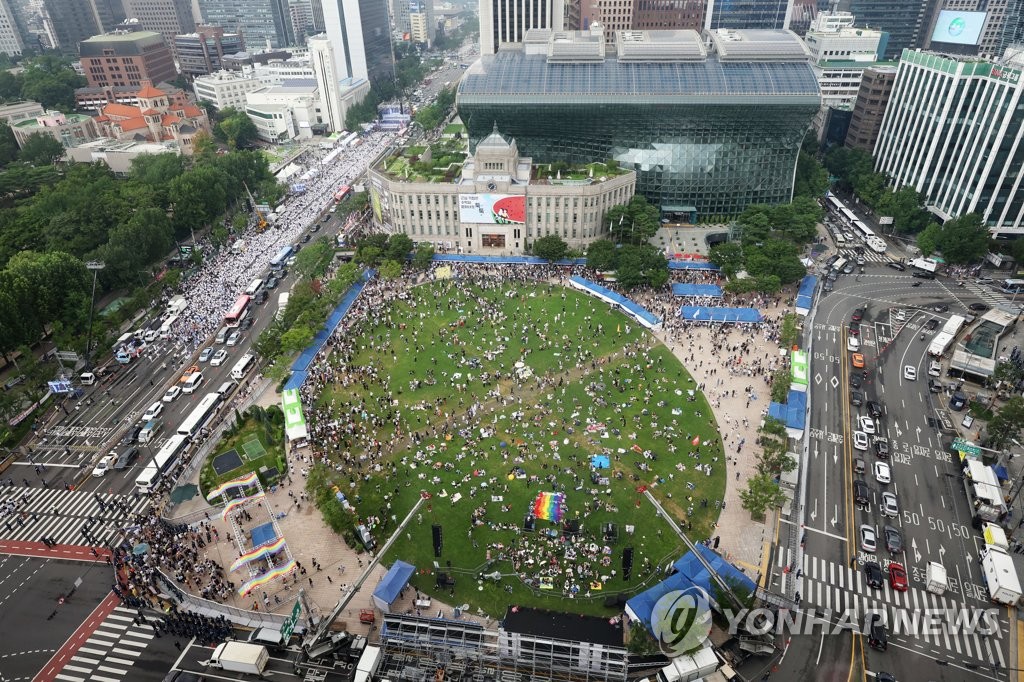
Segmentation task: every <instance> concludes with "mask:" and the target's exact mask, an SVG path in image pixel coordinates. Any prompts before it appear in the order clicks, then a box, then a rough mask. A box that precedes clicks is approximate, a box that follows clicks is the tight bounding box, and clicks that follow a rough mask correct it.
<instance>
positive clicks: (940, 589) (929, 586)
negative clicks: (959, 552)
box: [924, 561, 949, 594]
mask: <svg viewBox="0 0 1024 682" xmlns="http://www.w3.org/2000/svg"><path fill="white" fill-rule="evenodd" d="M948 584H949V583H948V581H947V580H946V567H945V566H943V565H942V564H939V563H936V562H934V561H929V562H928V566H927V567H926V569H925V580H924V586H925V589H926V590H928V591H929V592H931V593H932V594H943V593H944V592H945V591H946V587H947V586H948Z"/></svg>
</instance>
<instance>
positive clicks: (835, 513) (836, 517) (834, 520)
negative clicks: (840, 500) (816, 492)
mask: <svg viewBox="0 0 1024 682" xmlns="http://www.w3.org/2000/svg"><path fill="white" fill-rule="evenodd" d="M830 523H831V524H832V527H833V528H835V527H836V524H837V523H839V505H838V504H837V505H836V507H835V511H833V512H832V521H831V522H830Z"/></svg>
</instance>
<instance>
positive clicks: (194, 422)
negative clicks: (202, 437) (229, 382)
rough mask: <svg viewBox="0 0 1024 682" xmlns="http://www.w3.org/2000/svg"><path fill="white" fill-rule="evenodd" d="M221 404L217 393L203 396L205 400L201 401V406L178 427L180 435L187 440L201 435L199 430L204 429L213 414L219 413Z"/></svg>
mask: <svg viewBox="0 0 1024 682" xmlns="http://www.w3.org/2000/svg"><path fill="white" fill-rule="evenodd" d="M218 403H220V395H219V394H217V393H207V394H206V395H204V396H203V399H202V400H200V401H199V405H197V406H196V409H194V410H192V412H191V413H190V414H189V415H188V417H187V418H186V419H185V421H183V422H182V423H181V426H179V427H178V435H179V436H185V437H187V438H192V437H194V436H195V435H196V434H197V433H199V429H201V428H203V426H204V425H205V424H206V422H207V421H209V419H210V417H212V416H213V413H214V412H216V411H217V405H218Z"/></svg>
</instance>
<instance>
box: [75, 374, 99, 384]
mask: <svg viewBox="0 0 1024 682" xmlns="http://www.w3.org/2000/svg"><path fill="white" fill-rule="evenodd" d="M78 381H79V383H81V384H82V385H83V386H92V385H93V384H95V383H96V375H95V374H93V373H92V372H84V373H83V374H82V376H80V377H78Z"/></svg>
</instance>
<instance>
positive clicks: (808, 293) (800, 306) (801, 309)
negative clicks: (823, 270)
mask: <svg viewBox="0 0 1024 682" xmlns="http://www.w3.org/2000/svg"><path fill="white" fill-rule="evenodd" d="M817 286H818V278H817V277H815V276H814V275H807V276H806V277H804V278H803V279H802V280H801V281H800V290H799V291H797V293H796V311H797V312H798V313H800V314H801V315H806V314H807V313H809V312H811V303H812V302H813V301H814V289H815V288H816V287H817Z"/></svg>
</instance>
